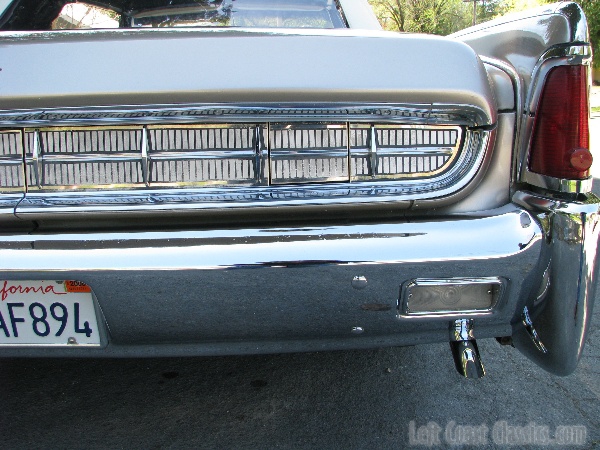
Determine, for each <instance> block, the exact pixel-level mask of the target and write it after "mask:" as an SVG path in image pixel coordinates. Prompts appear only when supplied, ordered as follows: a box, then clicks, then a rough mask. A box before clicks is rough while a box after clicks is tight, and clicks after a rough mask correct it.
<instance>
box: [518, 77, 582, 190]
mask: <svg viewBox="0 0 600 450" xmlns="http://www.w3.org/2000/svg"><path fill="white" fill-rule="evenodd" d="M588 108H589V106H588V81H587V67H585V66H558V67H555V68H554V69H552V70H551V71H550V73H549V74H548V77H547V78H546V83H545V85H544V88H543V89H542V94H541V98H540V103H539V106H538V110H537V112H536V115H535V122H534V126H533V139H532V141H531V156H530V159H529V169H530V170H531V171H532V172H536V173H540V174H542V175H548V176H551V177H555V178H566V179H572V180H582V179H585V178H587V177H589V175H590V173H589V168H590V166H591V165H592V154H591V153H590V151H589V148H590V132H589V109H588Z"/></svg>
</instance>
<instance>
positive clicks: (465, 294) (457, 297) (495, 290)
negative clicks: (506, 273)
mask: <svg viewBox="0 0 600 450" xmlns="http://www.w3.org/2000/svg"><path fill="white" fill-rule="evenodd" d="M504 284H505V282H504V281H503V280H502V279H501V278H495V277H489V278H451V279H424V278H417V279H414V280H411V281H408V282H406V283H404V284H403V285H402V287H401V294H400V302H399V307H400V309H401V315H409V316H412V315H417V316H422V315H464V314H468V313H473V314H477V313H479V314H481V313H490V312H491V311H492V309H493V308H494V307H495V306H496V305H497V304H498V302H499V300H500V298H501V296H502V292H503V290H504Z"/></svg>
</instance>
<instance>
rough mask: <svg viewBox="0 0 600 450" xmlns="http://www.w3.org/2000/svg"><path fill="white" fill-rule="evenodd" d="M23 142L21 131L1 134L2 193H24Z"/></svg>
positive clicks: (0, 165)
mask: <svg viewBox="0 0 600 450" xmlns="http://www.w3.org/2000/svg"><path fill="white" fill-rule="evenodd" d="M24 187H25V179H24V172H23V142H22V135H21V132H20V131H4V132H2V133H0V192H10V191H22V190H23V189H24Z"/></svg>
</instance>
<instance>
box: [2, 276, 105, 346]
mask: <svg viewBox="0 0 600 450" xmlns="http://www.w3.org/2000/svg"><path fill="white" fill-rule="evenodd" d="M5 345H27V346H37V345H52V346H61V345H65V346H67V345H69V346H77V345H86V346H90V345H96V346H97V345H100V333H99V330H98V320H97V319H96V310H95V308H94V300H93V297H92V290H91V289H90V287H89V286H88V285H86V284H84V283H81V282H79V281H29V280H28V281H23V280H20V281H14V280H13V281H10V280H0V346H5Z"/></svg>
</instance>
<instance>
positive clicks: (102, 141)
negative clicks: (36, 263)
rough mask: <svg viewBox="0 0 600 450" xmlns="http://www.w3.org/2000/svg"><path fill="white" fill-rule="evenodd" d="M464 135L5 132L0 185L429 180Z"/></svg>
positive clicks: (408, 129)
mask: <svg viewBox="0 0 600 450" xmlns="http://www.w3.org/2000/svg"><path fill="white" fill-rule="evenodd" d="M463 134H464V132H463V128H462V127H458V126H444V125H436V126H428V125H392V124H363V123H348V122H339V123H309V122H307V123H302V122H300V123H297V122H296V123H247V124H244V123H242V124H213V125H206V124H203V125H167V126H165V125H160V126H159V125H146V126H143V125H139V126H123V127H72V128H40V129H29V130H25V131H24V134H22V132H21V131H4V132H1V133H0V171H1V172H0V176H1V178H0V189H1V190H3V191H6V190H10V189H19V188H20V189H24V188H25V186H24V185H25V183H24V179H23V173H25V179H26V183H27V190H31V191H56V190H60V191H65V190H66V191H81V190H101V191H104V190H115V189H123V188H152V187H171V188H177V187H210V186H212V187H220V186H285V185H295V184H309V183H319V184H321V183H332V182H335V183H344V182H346V183H353V182H361V181H374V180H376V181H378V180H411V179H427V178H431V177H434V176H437V175H439V174H442V173H445V172H446V171H448V170H449V169H450V168H451V167H452V166H453V164H454V163H455V161H456V159H457V157H458V155H459V153H460V152H459V149H460V144H461V141H462V140H463ZM23 137H24V139H23ZM23 145H24V148H25V155H24V157H23ZM23 164H24V167H23Z"/></svg>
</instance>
